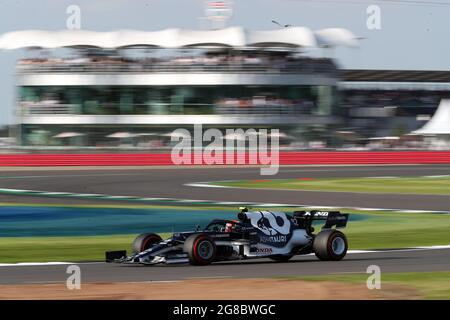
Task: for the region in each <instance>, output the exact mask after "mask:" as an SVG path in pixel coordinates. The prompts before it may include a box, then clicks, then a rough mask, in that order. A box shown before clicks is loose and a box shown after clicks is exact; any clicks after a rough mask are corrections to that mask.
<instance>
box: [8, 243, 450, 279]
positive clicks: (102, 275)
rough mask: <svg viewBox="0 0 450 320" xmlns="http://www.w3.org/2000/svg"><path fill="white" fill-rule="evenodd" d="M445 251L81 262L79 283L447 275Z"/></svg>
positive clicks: (59, 270)
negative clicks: (194, 262)
mask: <svg viewBox="0 0 450 320" xmlns="http://www.w3.org/2000/svg"><path fill="white" fill-rule="evenodd" d="M449 261H450V249H431V250H412V251H409V250H408V251H383V252H371V253H349V254H347V256H346V257H345V258H344V260H342V261H337V262H331V261H326V262H325V261H319V260H318V259H317V258H316V257H315V256H313V255H308V256H298V257H294V258H293V259H292V260H290V261H289V262H274V261H271V260H269V259H258V260H245V261H234V262H222V263H215V264H212V265H210V266H203V267H200V266H190V265H176V266H175V265H168V266H165V265H160V266H142V265H119V264H107V263H100V262H98V263H96V262H93V263H84V264H83V263H80V264H78V266H80V268H81V276H82V281H83V282H103V283H104V282H135V281H136V282H144V281H177V280H186V279H205V278H228V277H233V278H267V277H269V278H270V277H285V276H308V275H325V274H342V273H345V274H347V273H366V271H367V267H368V266H369V265H378V266H380V268H381V270H382V272H403V271H408V272H425V271H448V268H449V265H448V262H449ZM66 269H67V265H40V266H35V265H33V266H17V265H16V266H0V284H32V283H35V284H39V283H58V282H65V281H66V279H67V273H66Z"/></svg>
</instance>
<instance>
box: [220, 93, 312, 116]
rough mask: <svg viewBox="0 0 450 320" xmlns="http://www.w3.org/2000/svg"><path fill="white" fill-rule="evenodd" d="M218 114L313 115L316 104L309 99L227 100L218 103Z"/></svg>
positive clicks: (254, 98) (263, 98) (257, 97)
mask: <svg viewBox="0 0 450 320" xmlns="http://www.w3.org/2000/svg"><path fill="white" fill-rule="evenodd" d="M215 105H216V113H218V114H247V113H252V114H269V115H277V114H311V112H312V110H313V109H314V108H315V102H314V101H313V100H309V99H283V98H275V97H265V96H254V97H249V98H225V99H220V100H218V101H217V102H216V103H215Z"/></svg>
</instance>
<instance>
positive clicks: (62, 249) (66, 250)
mask: <svg viewBox="0 0 450 320" xmlns="http://www.w3.org/2000/svg"><path fill="white" fill-rule="evenodd" d="M161 236H162V237H163V238H164V237H168V236H169V235H168V234H161ZM135 237H136V235H114V236H95V237H48V238H47V237H45V238H44V237H30V238H15V237H14V238H0V263H15V262H49V261H53V262H55V261H68V262H77V261H100V260H104V257H105V251H114V250H124V249H126V250H127V251H128V252H130V248H131V243H132V241H133V239H134V238H135Z"/></svg>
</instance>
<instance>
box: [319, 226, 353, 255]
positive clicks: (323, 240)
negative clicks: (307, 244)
mask: <svg viewBox="0 0 450 320" xmlns="http://www.w3.org/2000/svg"><path fill="white" fill-rule="evenodd" d="M347 249H348V243H347V238H346V237H345V235H344V234H343V233H342V232H340V231H338V230H336V229H328V230H323V231H321V232H319V233H318V234H317V235H316V237H315V238H314V242H313V251H314V253H315V254H316V257H317V258H319V259H320V260H323V261H338V260H341V259H342V258H343V257H344V256H345V255H346V253H347Z"/></svg>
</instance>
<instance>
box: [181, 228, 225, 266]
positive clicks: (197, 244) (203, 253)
mask: <svg viewBox="0 0 450 320" xmlns="http://www.w3.org/2000/svg"><path fill="white" fill-rule="evenodd" d="M183 250H184V251H185V252H186V253H187V254H188V257H189V262H190V264H192V265H195V266H205V265H208V264H211V262H213V261H214V259H215V257H216V252H217V248H216V244H215V243H214V240H212V239H211V237H209V236H207V235H205V234H193V235H191V236H189V237H188V238H187V239H186V241H185V242H184V246H183Z"/></svg>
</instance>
